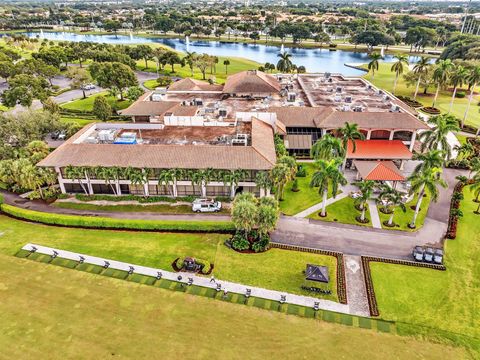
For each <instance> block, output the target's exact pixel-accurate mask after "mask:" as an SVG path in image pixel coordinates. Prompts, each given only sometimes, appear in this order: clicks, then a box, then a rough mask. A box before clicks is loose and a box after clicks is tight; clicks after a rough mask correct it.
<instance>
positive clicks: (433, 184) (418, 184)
mask: <svg viewBox="0 0 480 360" xmlns="http://www.w3.org/2000/svg"><path fill="white" fill-rule="evenodd" d="M441 174H442V169H440V168H430V169H426V170H425V171H422V172H419V173H415V174H412V175H411V176H410V177H409V178H408V180H409V181H410V182H411V184H412V187H411V190H410V191H411V192H412V193H415V192H418V199H417V204H416V206H415V212H414V214H413V218H412V221H411V223H410V224H409V225H408V226H409V227H410V228H411V229H414V228H415V227H416V223H417V217H418V213H419V212H420V207H421V206H422V200H423V196H424V195H425V191H426V190H428V192H429V194H430V196H431V197H432V201H434V202H436V201H437V199H438V195H439V191H438V186H439V185H440V186H442V187H444V188H446V187H447V183H446V182H445V180H443V179H442V178H441Z"/></svg>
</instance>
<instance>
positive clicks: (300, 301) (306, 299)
mask: <svg viewBox="0 0 480 360" xmlns="http://www.w3.org/2000/svg"><path fill="white" fill-rule="evenodd" d="M32 247H35V248H36V249H37V250H36V252H38V253H41V254H45V255H52V254H53V252H54V251H56V252H57V256H58V257H59V258H63V259H68V260H73V261H79V259H80V256H82V257H83V258H84V260H83V262H84V263H86V264H93V265H97V266H102V267H103V266H104V265H105V263H106V262H108V263H109V266H108V268H111V269H115V270H122V271H127V272H128V271H129V270H131V267H133V269H134V270H133V273H134V274H140V275H146V276H152V277H155V278H158V277H160V278H162V279H167V280H170V281H176V282H181V283H184V284H188V281H189V278H191V279H193V283H192V284H193V285H197V286H202V287H206V288H211V289H217V284H219V285H220V286H221V290H220V291H224V290H226V291H228V293H236V294H240V295H245V293H246V291H247V289H250V291H251V293H250V295H251V296H253V297H259V298H263V299H268V300H273V301H280V299H281V297H282V296H285V299H284V300H285V301H284V302H285V303H286V304H295V305H300V306H306V307H311V308H313V307H314V305H315V303H318V307H319V309H322V310H328V311H334V312H339V313H343V314H350V315H360V314H357V313H355V312H352V311H351V310H350V306H349V305H344V304H340V303H337V302H334V301H330V300H323V299H317V298H314V297H310V296H302V295H296V294H291V293H286V292H280V291H275V290H268V289H264V288H259V287H254V286H247V285H243V284H238V283H233V282H229V281H223V280H218V279H217V280H216V281H215V282H211V281H210V278H208V277H201V276H198V275H195V274H192V273H187V272H178V273H177V272H171V271H166V270H162V269H155V268H150V267H145V266H140V265H134V264H129V263H125V262H120V261H115V260H110V259H104V258H99V257H95V256H89V255H85V254H79V253H74V252H71V251H66V250H60V249H55V248H51V247H47V246H42V245H37V244H31V243H29V244H26V245H25V246H23V247H22V249H23V250H26V251H31V249H32ZM367 316H368V315H367Z"/></svg>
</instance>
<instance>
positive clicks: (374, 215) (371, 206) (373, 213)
mask: <svg viewBox="0 0 480 360" xmlns="http://www.w3.org/2000/svg"><path fill="white" fill-rule="evenodd" d="M368 210H369V211H370V218H371V220H372V226H373V227H374V228H375V229H381V228H382V223H381V221H380V216H379V215H378V208H377V203H376V202H375V200H372V199H370V200H368Z"/></svg>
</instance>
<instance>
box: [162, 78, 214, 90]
mask: <svg viewBox="0 0 480 360" xmlns="http://www.w3.org/2000/svg"><path fill="white" fill-rule="evenodd" d="M222 90H223V85H218V84H213V85H210V84H209V83H208V82H206V81H200V80H196V79H191V78H185V79H182V80H178V81H175V82H174V83H173V84H171V85H170V86H169V87H168V91H186V92H188V91H222Z"/></svg>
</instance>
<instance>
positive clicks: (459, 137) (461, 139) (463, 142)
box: [455, 133, 467, 145]
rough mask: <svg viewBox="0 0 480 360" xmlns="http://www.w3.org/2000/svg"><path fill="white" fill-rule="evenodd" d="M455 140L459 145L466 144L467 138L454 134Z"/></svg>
mask: <svg viewBox="0 0 480 360" xmlns="http://www.w3.org/2000/svg"><path fill="white" fill-rule="evenodd" d="M455 136H456V138H457V139H458V141H459V142H460V144H462V145H463V144H465V143H466V142H467V137H466V136H465V135H461V134H458V133H457V134H455Z"/></svg>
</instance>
